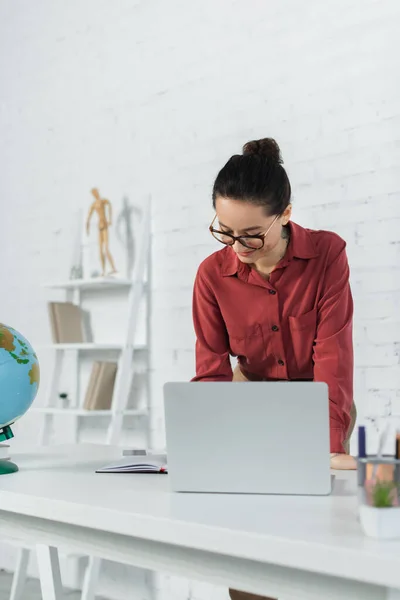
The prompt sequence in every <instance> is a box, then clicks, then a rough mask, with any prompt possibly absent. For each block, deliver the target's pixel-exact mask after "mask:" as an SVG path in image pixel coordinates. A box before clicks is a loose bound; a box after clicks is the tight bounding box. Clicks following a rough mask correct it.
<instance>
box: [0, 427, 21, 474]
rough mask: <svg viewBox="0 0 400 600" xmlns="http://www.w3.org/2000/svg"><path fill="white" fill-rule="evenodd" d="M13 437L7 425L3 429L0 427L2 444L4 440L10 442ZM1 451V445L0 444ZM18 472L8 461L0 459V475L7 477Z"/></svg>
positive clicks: (13, 464)
mask: <svg viewBox="0 0 400 600" xmlns="http://www.w3.org/2000/svg"><path fill="white" fill-rule="evenodd" d="M13 437H14V434H13V432H12V429H11V427H10V426H9V425H6V426H5V427H0V442H4V441H5V440H10V439H11V438H13ZM0 449H1V444H0ZM17 471H18V466H17V465H16V464H15V463H13V462H12V461H11V460H8V459H5V460H4V459H0V475H8V474H9V473H16V472H17Z"/></svg>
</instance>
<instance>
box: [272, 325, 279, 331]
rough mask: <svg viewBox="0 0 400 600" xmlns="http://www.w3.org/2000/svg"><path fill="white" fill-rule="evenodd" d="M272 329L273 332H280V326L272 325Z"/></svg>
mask: <svg viewBox="0 0 400 600" xmlns="http://www.w3.org/2000/svg"><path fill="white" fill-rule="evenodd" d="M271 329H272V331H279V327H278V325H272V327H271Z"/></svg>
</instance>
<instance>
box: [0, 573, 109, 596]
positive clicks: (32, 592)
mask: <svg viewBox="0 0 400 600" xmlns="http://www.w3.org/2000/svg"><path fill="white" fill-rule="evenodd" d="M11 582H12V574H11V573H6V572H5V571H1V570H0V600H8V599H9V597H10V590H11ZM23 597H24V600H42V594H41V592H40V585H39V581H38V580H37V579H28V580H27V582H26V587H25V593H24V596H23ZM80 597H81V594H80V592H77V591H72V590H66V591H65V592H64V596H63V598H65V600H79V599H80ZM96 600H105V598H100V596H98V597H97V598H96Z"/></svg>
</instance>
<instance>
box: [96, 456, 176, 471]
mask: <svg viewBox="0 0 400 600" xmlns="http://www.w3.org/2000/svg"><path fill="white" fill-rule="evenodd" d="M96 473H168V466H167V455H166V454H148V455H147V456H124V457H123V458H121V460H118V461H116V462H114V463H111V464H109V465H106V466H104V467H101V468H100V469H96Z"/></svg>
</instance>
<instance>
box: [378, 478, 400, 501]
mask: <svg viewBox="0 0 400 600" xmlns="http://www.w3.org/2000/svg"><path fill="white" fill-rule="evenodd" d="M398 493H399V487H398V486H397V485H396V484H395V483H393V481H379V480H378V481H377V482H376V483H375V485H374V486H373V488H372V505H373V506H375V507H376V508H390V507H392V506H395V503H397V498H398Z"/></svg>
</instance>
